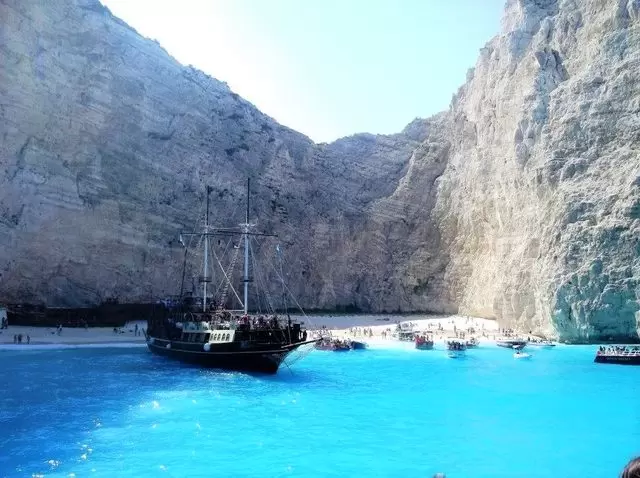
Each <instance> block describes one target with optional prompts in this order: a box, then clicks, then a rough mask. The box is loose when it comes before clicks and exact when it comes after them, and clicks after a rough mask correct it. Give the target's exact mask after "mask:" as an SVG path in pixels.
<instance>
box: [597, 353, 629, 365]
mask: <svg viewBox="0 0 640 478" xmlns="http://www.w3.org/2000/svg"><path fill="white" fill-rule="evenodd" d="M594 362H595V363H614V364H618V365H640V355H626V356H625V355H596V359H595V360H594Z"/></svg>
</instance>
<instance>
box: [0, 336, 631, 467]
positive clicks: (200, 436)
mask: <svg viewBox="0 0 640 478" xmlns="http://www.w3.org/2000/svg"><path fill="white" fill-rule="evenodd" d="M594 350H595V347H556V349H554V350H540V351H535V350H532V351H531V353H533V354H534V356H533V358H532V360H530V361H519V360H514V359H513V358H512V355H511V351H509V350H505V349H499V348H497V347H495V346H486V347H485V348H480V349H477V350H473V351H469V352H468V356H467V357H466V358H465V359H461V360H452V359H447V358H446V357H445V356H444V352H443V351H442V350H434V351H415V350H412V349H410V348H409V347H405V348H402V347H401V346H399V347H396V348H379V349H371V350H368V351H362V352H358V351H352V352H347V353H332V352H320V351H314V352H312V353H311V354H310V355H309V356H308V357H307V358H306V359H304V360H303V361H301V362H298V363H297V364H296V365H295V366H294V367H293V373H290V372H289V371H288V370H287V369H286V368H284V369H282V370H281V371H280V373H279V374H278V375H276V376H273V377H265V376H250V375H245V374H240V373H222V372H214V371H205V370H200V369H197V368H190V367H186V366H182V365H180V364H177V363H174V362H171V361H166V360H165V359H163V358H161V357H156V356H152V355H151V354H149V353H148V352H147V351H146V349H144V348H131V349H122V348H118V349H116V348H113V349H110V348H101V349H72V350H37V351H36V350H28V351H20V352H15V351H14V352H12V351H10V350H5V351H0V379H1V383H2V388H1V389H0V477H4V476H8V477H14V476H21V477H22V476H37V475H43V476H61V477H62V476H64V477H68V476H73V474H75V476H77V477H84V476H95V477H145V476H166V477H182V476H189V477H200V476H202V477H204V476H239V477H241V476H247V477H253V476H256V477H258V476H259V477H270V476H284V477H288V476H292V477H293V476H323V477H324V476H336V477H337V476H368V477H374V476H380V477H395V476H403V477H431V476H432V475H433V473H435V472H438V471H442V472H446V473H447V478H459V477H480V478H481V477H492V478H497V477H509V478H513V477H536V478H538V477H558V476H562V477H564V478H567V477H569V478H570V477H587V476H588V477H589V478H598V477H602V478H611V477H615V476H617V475H618V473H619V472H620V470H621V469H622V467H623V466H624V464H625V463H626V462H627V461H628V460H629V459H630V458H631V457H632V456H634V455H639V454H640V367H623V366H615V365H613V366H612V365H596V364H594V363H592V360H593V354H594Z"/></svg>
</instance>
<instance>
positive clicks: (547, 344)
mask: <svg viewBox="0 0 640 478" xmlns="http://www.w3.org/2000/svg"><path fill="white" fill-rule="evenodd" d="M555 346H556V344H554V343H553V342H551V341H550V340H543V341H541V342H527V347H538V348H541V349H551V348H553V347H555Z"/></svg>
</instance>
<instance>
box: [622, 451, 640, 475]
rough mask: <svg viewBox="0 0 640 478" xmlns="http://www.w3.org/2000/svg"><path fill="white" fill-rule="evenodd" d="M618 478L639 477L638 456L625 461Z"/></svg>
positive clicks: (639, 461) (639, 460) (639, 463)
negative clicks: (625, 464)
mask: <svg viewBox="0 0 640 478" xmlns="http://www.w3.org/2000/svg"><path fill="white" fill-rule="evenodd" d="M620 478H640V456H639V457H638V458H634V459H633V460H631V461H630V462H629V463H627V466H625V467H624V470H622V474H621V475H620Z"/></svg>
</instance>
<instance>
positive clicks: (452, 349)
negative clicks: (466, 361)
mask: <svg viewBox="0 0 640 478" xmlns="http://www.w3.org/2000/svg"><path fill="white" fill-rule="evenodd" d="M446 344H447V357H449V358H460V357H464V355H465V352H466V351H467V344H466V343H465V342H462V341H460V340H458V339H451V340H447V342H446Z"/></svg>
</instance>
